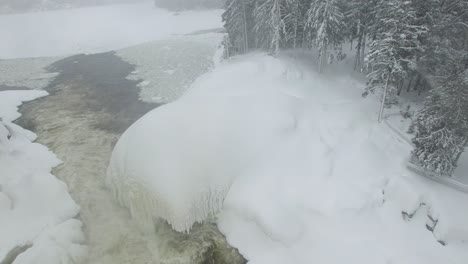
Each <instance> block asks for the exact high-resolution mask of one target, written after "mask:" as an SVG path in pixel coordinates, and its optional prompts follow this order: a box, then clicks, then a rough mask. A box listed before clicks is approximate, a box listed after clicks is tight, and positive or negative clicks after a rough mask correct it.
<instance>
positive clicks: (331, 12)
mask: <svg viewBox="0 0 468 264" xmlns="http://www.w3.org/2000/svg"><path fill="white" fill-rule="evenodd" d="M307 24H308V30H312V31H313V32H311V33H309V35H310V36H313V37H312V38H313V39H314V42H315V45H316V47H317V49H318V52H319V56H318V61H319V62H318V65H319V72H322V70H323V67H324V65H325V63H326V62H327V59H328V52H329V48H330V46H334V47H336V46H337V45H339V44H341V42H342V41H343V37H344V36H343V35H344V33H345V32H346V24H345V23H344V15H343V12H342V11H341V10H340V7H339V1H338V0H313V1H312V3H311V4H310V8H309V10H308V11H307Z"/></svg>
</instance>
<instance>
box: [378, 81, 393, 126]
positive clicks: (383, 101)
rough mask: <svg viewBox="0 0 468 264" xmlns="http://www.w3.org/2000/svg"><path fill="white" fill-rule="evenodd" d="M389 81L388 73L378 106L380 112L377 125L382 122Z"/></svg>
mask: <svg viewBox="0 0 468 264" xmlns="http://www.w3.org/2000/svg"><path fill="white" fill-rule="evenodd" d="M389 80H390V73H387V80H386V81H385V89H384V94H383V97H382V103H381V104H380V112H379V119H378V121H379V123H380V122H382V120H383V113H384V108H385V100H386V99H387V90H388V81H389Z"/></svg>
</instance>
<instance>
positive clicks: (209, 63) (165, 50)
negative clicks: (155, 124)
mask: <svg viewBox="0 0 468 264" xmlns="http://www.w3.org/2000/svg"><path fill="white" fill-rule="evenodd" d="M222 38H223V34H220V33H213V32H211V33H210V32H208V33H205V34H197V35H185V36H177V37H170V38H166V39H162V40H158V41H153V42H149V43H145V44H140V45H137V46H134V47H130V48H126V49H123V50H119V51H117V55H118V56H120V57H121V58H122V59H123V60H125V61H127V62H129V63H131V64H133V65H135V67H136V70H135V72H133V73H132V74H131V75H130V76H128V77H127V78H128V79H130V80H135V81H140V80H145V81H142V82H141V83H139V85H138V86H139V88H140V98H141V99H142V100H143V101H146V102H155V103H167V102H172V101H174V100H176V99H177V98H179V97H180V96H182V94H184V92H185V91H186V90H187V88H188V87H189V86H190V85H191V84H192V83H193V82H194V81H195V80H196V79H197V78H198V77H199V76H200V75H202V74H203V73H205V72H207V71H209V70H210V69H212V68H213V67H214V65H215V64H216V63H217V61H218V60H219V58H218V57H219V54H218V50H219V45H220V43H221V41H222ZM213 57H215V58H213Z"/></svg>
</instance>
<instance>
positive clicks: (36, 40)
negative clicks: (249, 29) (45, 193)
mask: <svg viewBox="0 0 468 264" xmlns="http://www.w3.org/2000/svg"><path fill="white" fill-rule="evenodd" d="M221 12H222V11H221V10H209V11H187V12H180V13H177V14H175V13H171V12H169V11H167V10H163V9H157V8H155V7H154V3H153V1H147V2H143V3H135V4H121V5H112V6H102V7H87V8H79V9H70V10H58V11H46V12H37V13H30V14H14V15H2V16H0V35H1V36H2V39H3V40H4V41H2V42H0V58H1V59H11V58H26V57H52V56H64V55H72V54H76V53H99V52H105V51H111V50H117V49H121V48H125V47H129V46H133V45H137V44H141V43H144V42H148V41H154V40H159V39H163V38H167V37H170V36H173V35H183V34H188V33H191V32H195V31H199V30H207V29H213V28H220V27H222V23H221ZM161 25H164V26H161Z"/></svg>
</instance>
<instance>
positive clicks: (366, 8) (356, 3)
mask: <svg viewBox="0 0 468 264" xmlns="http://www.w3.org/2000/svg"><path fill="white" fill-rule="evenodd" d="M378 3H379V1H378V0H350V1H346V2H345V10H346V12H345V21H346V24H347V25H349V27H348V34H347V35H348V38H349V39H350V40H351V41H352V42H353V41H354V40H356V42H357V44H356V47H355V49H356V54H355V62H354V69H359V70H361V71H362V70H363V66H364V58H365V54H366V42H367V39H368V37H369V36H370V35H374V34H373V31H374V30H375V27H374V26H375V24H376V12H377V10H376V7H377V6H378Z"/></svg>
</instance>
